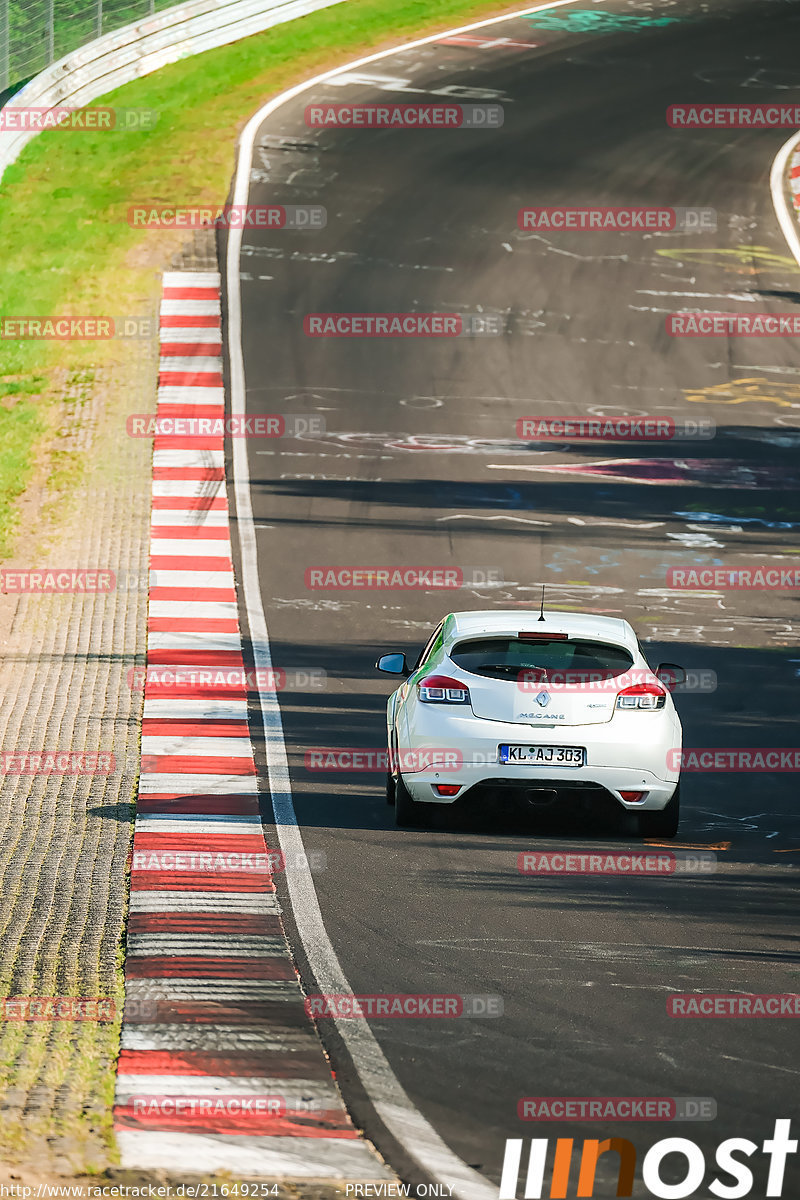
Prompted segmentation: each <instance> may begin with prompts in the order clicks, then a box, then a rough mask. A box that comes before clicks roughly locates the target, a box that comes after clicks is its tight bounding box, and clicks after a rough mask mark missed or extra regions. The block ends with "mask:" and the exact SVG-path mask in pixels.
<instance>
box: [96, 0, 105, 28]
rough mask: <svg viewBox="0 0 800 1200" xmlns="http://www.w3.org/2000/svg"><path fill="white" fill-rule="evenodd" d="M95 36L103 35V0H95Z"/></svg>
mask: <svg viewBox="0 0 800 1200" xmlns="http://www.w3.org/2000/svg"><path fill="white" fill-rule="evenodd" d="M95 29H96V31H97V36H98V37H102V36H103V0H97V20H96V21H95Z"/></svg>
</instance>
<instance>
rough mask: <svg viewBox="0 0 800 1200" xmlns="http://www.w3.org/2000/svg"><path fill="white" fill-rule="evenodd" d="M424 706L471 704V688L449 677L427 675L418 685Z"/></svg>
mask: <svg viewBox="0 0 800 1200" xmlns="http://www.w3.org/2000/svg"><path fill="white" fill-rule="evenodd" d="M417 695H418V696H419V698H420V700H421V701H422V702H423V704H469V688H468V687H467V686H466V685H465V684H463V683H461V681H460V680H459V679H451V678H450V676H449V675H427V676H426V677H425V679H421V680H420V681H419V683H418V684H417Z"/></svg>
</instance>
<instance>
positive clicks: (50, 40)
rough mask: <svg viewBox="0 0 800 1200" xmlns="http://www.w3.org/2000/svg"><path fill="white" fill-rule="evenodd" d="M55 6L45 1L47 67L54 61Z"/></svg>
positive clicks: (52, 2)
mask: <svg viewBox="0 0 800 1200" xmlns="http://www.w3.org/2000/svg"><path fill="white" fill-rule="evenodd" d="M55 10H56V6H55V0H47V65H48V67H49V66H50V63H54V62H55V61H56V11H55Z"/></svg>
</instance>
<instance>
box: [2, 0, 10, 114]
mask: <svg viewBox="0 0 800 1200" xmlns="http://www.w3.org/2000/svg"><path fill="white" fill-rule="evenodd" d="M8 3H9V0H0V92H4V91H5V89H6V88H7V87H9V86H10V84H11V62H10V44H11V25H10V22H9V19H8Z"/></svg>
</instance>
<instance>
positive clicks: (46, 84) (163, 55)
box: [0, 0, 345, 179]
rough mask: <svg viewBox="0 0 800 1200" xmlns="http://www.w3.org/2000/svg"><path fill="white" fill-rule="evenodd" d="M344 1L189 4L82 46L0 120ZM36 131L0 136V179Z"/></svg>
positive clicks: (81, 101)
mask: <svg viewBox="0 0 800 1200" xmlns="http://www.w3.org/2000/svg"><path fill="white" fill-rule="evenodd" d="M344 2H345V0H192V2H191V3H189V4H177V5H175V7H174V8H168V9H166V10H165V11H163V12H161V13H158V14H156V15H155V16H152V17H147V18H146V20H143V21H136V22H134V23H133V24H131V25H126V26H124V27H123V28H122V29H117V30H115V32H114V33H108V34H106V35H105V36H104V37H101V38H97V39H96V40H95V41H93V42H88V43H87V44H86V45H85V46H82V47H81V49H80V50H77V51H76V52H75V53H74V54H69V55H67V56H66V58H62V59H60V60H59V61H58V62H55V63H53V65H52V66H51V67H48V68H47V70H46V71H42V72H41V74H40V75H37V76H36V77H35V78H34V79H32V80H31V82H30V83H28V84H26V86H25V87H24V88H22V89H21V91H19V92H17V93H16V94H15V95H14V96H13V97H12V98H11V99H10V100H9V101H8V103H7V105H6V106H5V108H4V109H0V112H7V111H9V110H11V109H14V108H54V107H56V106H64V107H79V106H81V105H86V104H90V103H91V102H92V101H93V100H96V99H97V98H98V97H99V96H104V95H106V94H107V93H108V92H111V91H113V90H114V89H115V88H118V87H121V86H122V84H125V83H131V82H132V81H133V80H134V79H139V78H140V77H141V76H143V75H149V74H150V73H151V72H152V71H157V70H159V68H161V67H165V66H168V65H169V64H170V63H174V62H178V61H179V60H180V59H183V58H189V56H190V55H193V54H200V53H202V52H203V51H204V50H213V49H215V48H216V47H217V46H226V45H228V44H229V43H230V42H237V41H239V40H240V39H241V38H245V37H249V36H250V35H251V34H254V33H261V32H262V31H263V30H265V29H270V28H271V27H272V26H273V25H281V24H283V23H284V22H286V21H292V20H294V19H295V17H304V16H306V15H308V14H309V13H312V12H317V11H318V10H320V9H323V8H331V7H332V6H333V5H334V4H342V3H344ZM37 132H38V131H37V130H35V129H25V130H2V129H0V179H2V177H3V174H4V172H5V169H6V167H8V166H9V165H10V164H11V163H13V162H14V161H15V160H16V159H17V158H18V157H19V155H20V153H21V151H22V149H23V147H24V146H26V145H27V144H28V142H29V141H30V140H31V139H32V138H34V137H36V134H37Z"/></svg>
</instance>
